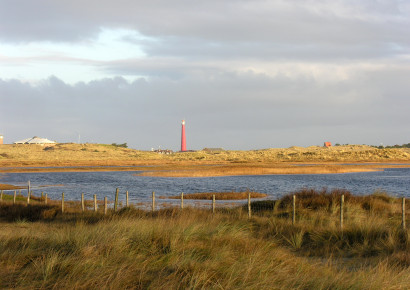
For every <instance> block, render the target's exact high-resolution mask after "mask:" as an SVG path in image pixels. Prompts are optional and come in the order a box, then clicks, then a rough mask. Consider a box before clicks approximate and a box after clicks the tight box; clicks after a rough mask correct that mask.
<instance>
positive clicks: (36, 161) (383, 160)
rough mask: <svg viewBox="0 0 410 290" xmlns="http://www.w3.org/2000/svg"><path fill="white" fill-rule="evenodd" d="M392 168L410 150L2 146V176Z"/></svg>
mask: <svg viewBox="0 0 410 290" xmlns="http://www.w3.org/2000/svg"><path fill="white" fill-rule="evenodd" d="M388 167H410V149H408V148H394V149H378V148H374V147H370V146H365V145H347V146H335V147H331V148H324V147H318V146H311V147H307V148H304V147H290V148H272V149H261V150H249V151H231V150H220V151H206V150H200V151H195V152H184V153H180V152H177V153H172V154H159V153H156V152H150V151H141V150H135V149H129V148H122V147H117V146H113V145H104V144H57V145H55V146H51V147H46V146H39V145H0V173H1V172H37V171H41V172H47V171H65V172H67V171H120V170H127V171H140V172H138V173H136V174H139V175H144V176H167V177H205V176H226V175H262V174H323V173H346V172H364V171H375V170H383V168H388Z"/></svg>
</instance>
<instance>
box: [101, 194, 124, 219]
mask: <svg viewBox="0 0 410 290" xmlns="http://www.w3.org/2000/svg"><path fill="white" fill-rule="evenodd" d="M127 192H128V191H127ZM104 214H107V197H104Z"/></svg>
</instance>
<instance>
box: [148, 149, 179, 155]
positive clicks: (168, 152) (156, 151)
mask: <svg viewBox="0 0 410 290" xmlns="http://www.w3.org/2000/svg"><path fill="white" fill-rule="evenodd" d="M151 151H152V152H155V153H159V154H172V153H174V151H172V150H169V149H157V150H154V149H152V150H151Z"/></svg>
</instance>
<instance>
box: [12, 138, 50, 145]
mask: <svg viewBox="0 0 410 290" xmlns="http://www.w3.org/2000/svg"><path fill="white" fill-rule="evenodd" d="M13 143H14V144H36V145H43V146H44V145H53V144H57V143H56V142H55V141H51V140H48V139H46V138H40V137H37V136H34V137H33V138H27V139H24V140H20V141H16V142H13Z"/></svg>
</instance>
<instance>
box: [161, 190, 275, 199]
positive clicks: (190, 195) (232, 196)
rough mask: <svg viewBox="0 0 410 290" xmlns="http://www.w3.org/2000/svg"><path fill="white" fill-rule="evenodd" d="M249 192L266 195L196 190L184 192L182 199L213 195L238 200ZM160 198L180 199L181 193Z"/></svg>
mask: <svg viewBox="0 0 410 290" xmlns="http://www.w3.org/2000/svg"><path fill="white" fill-rule="evenodd" d="M249 193H250V194H251V198H262V197H267V196H268V195H267V194H265V193H259V192H249V191H244V192H233V191H228V192H198V193H184V199H204V200H212V198H213V196H214V195H215V199H216V200H240V199H247V198H248V194H249ZM161 198H170V199H180V198H181V195H175V196H169V197H168V196H167V197H161Z"/></svg>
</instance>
